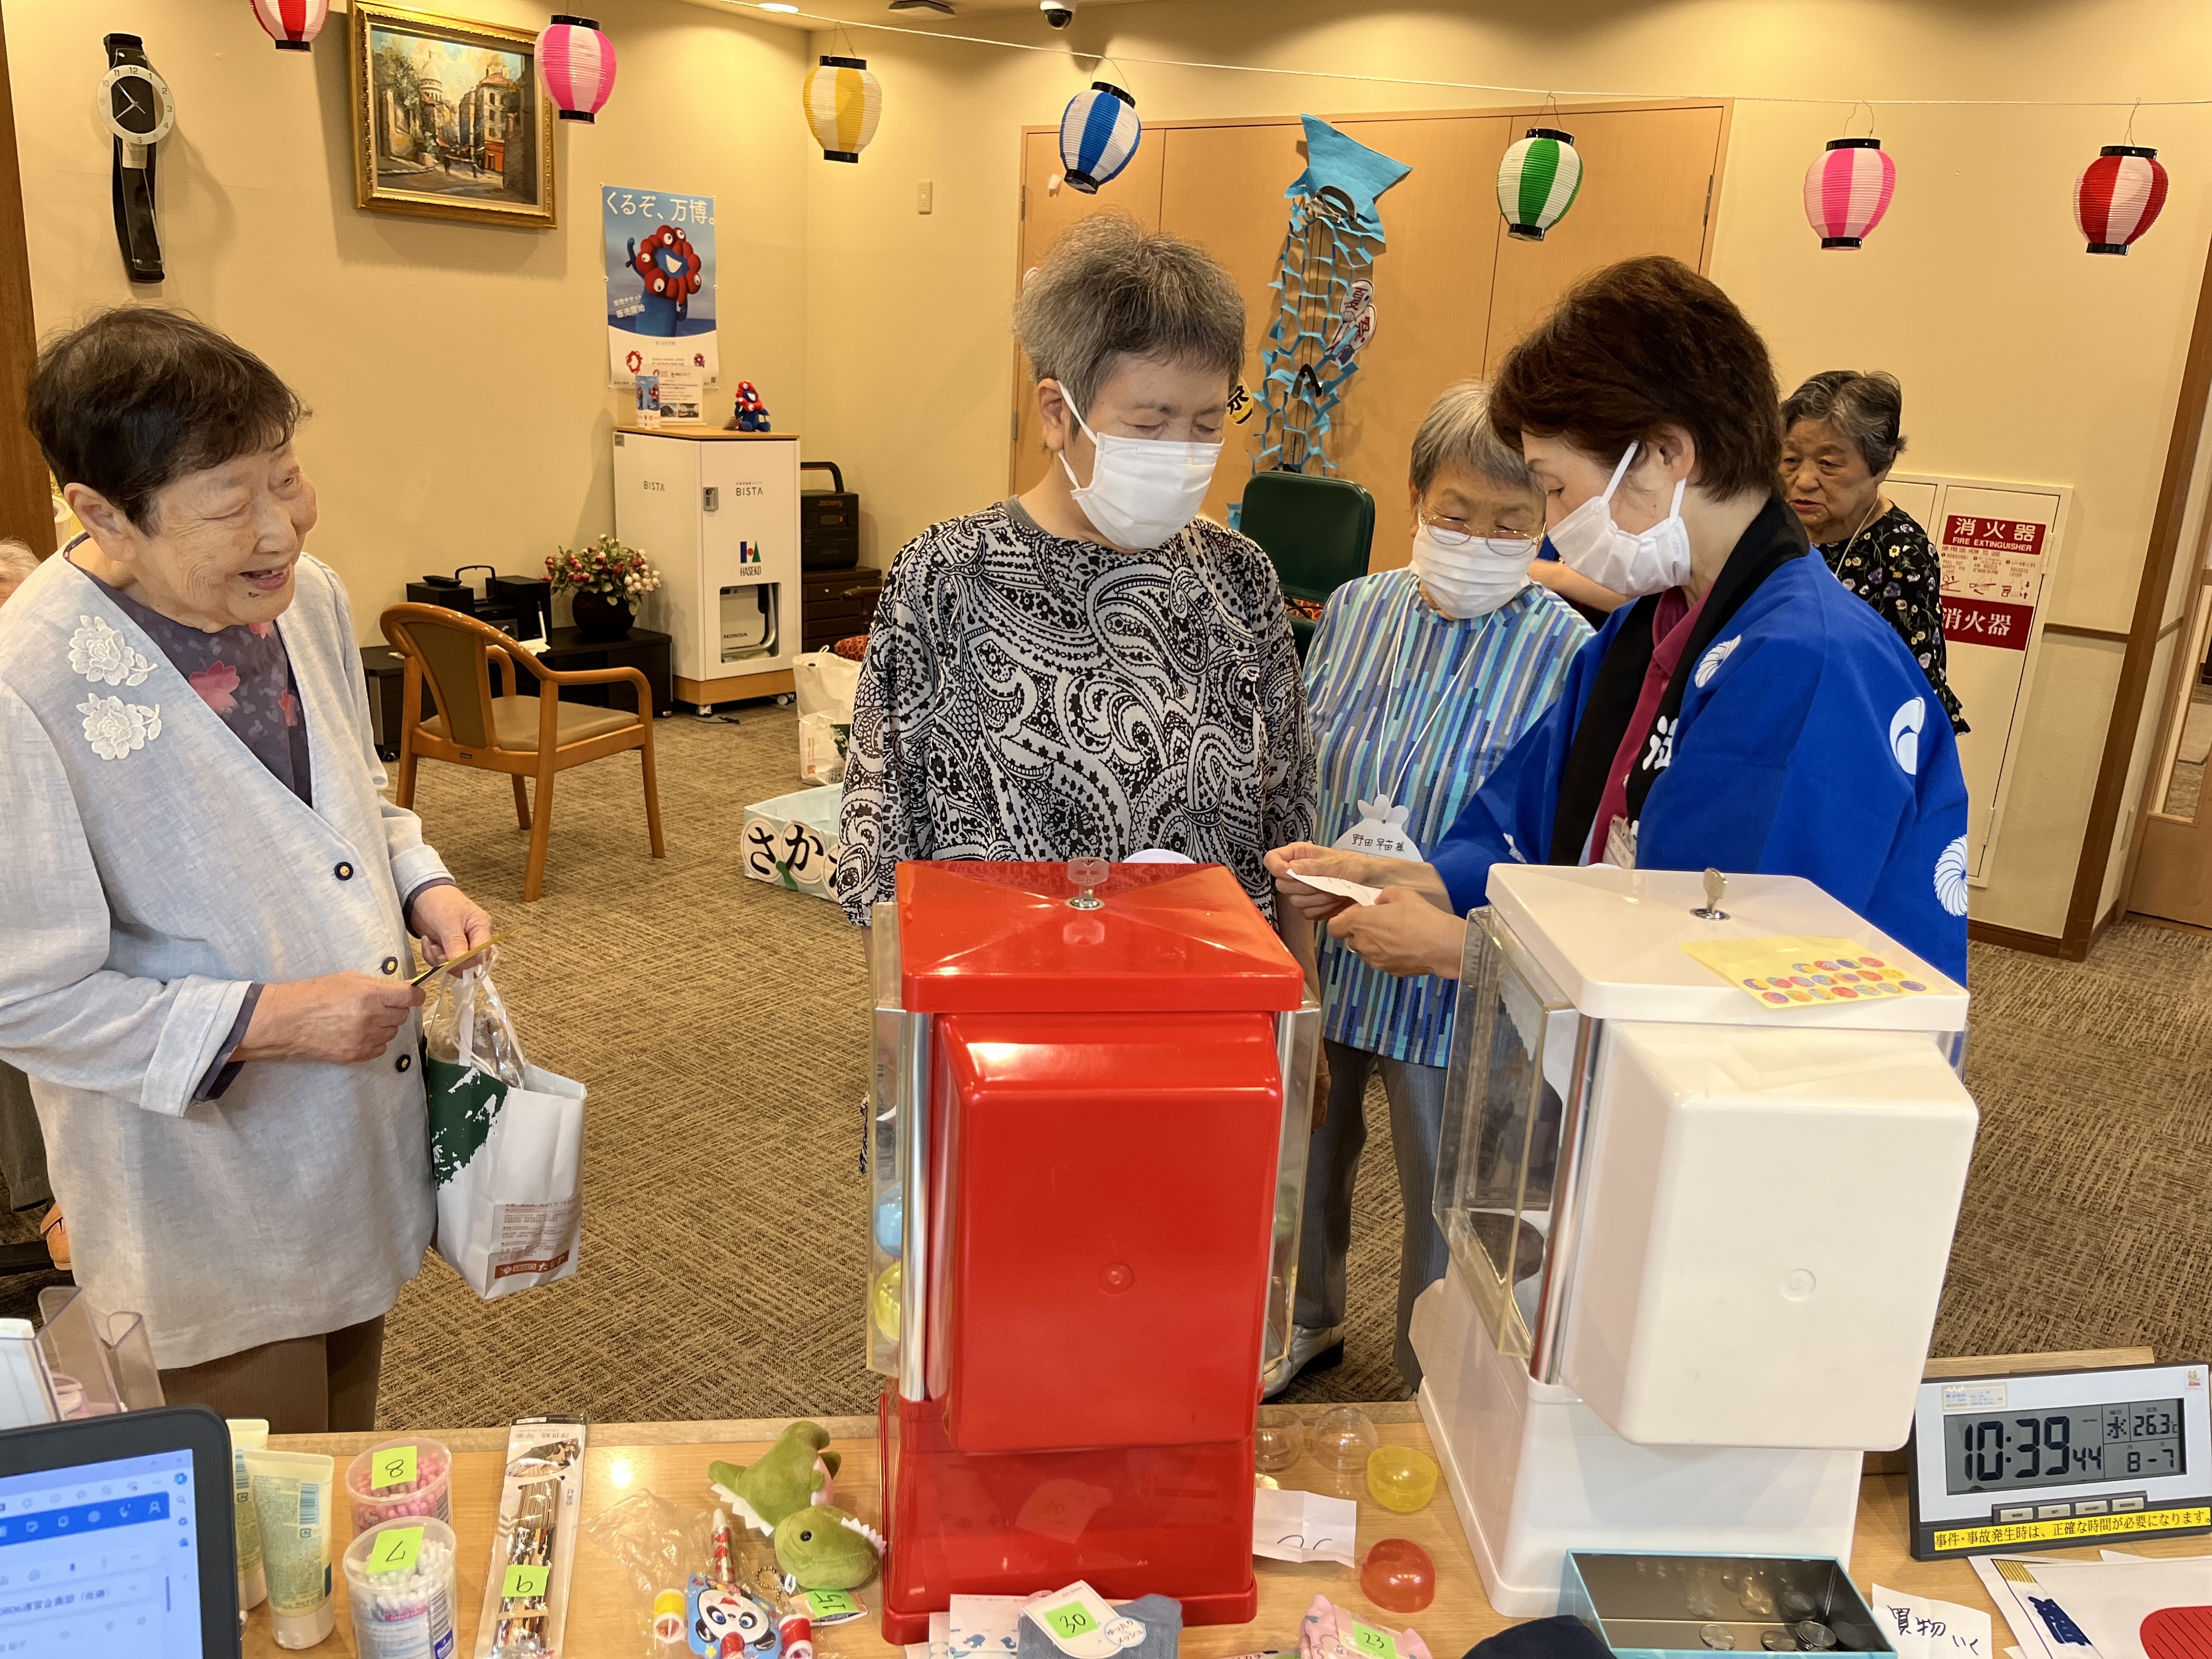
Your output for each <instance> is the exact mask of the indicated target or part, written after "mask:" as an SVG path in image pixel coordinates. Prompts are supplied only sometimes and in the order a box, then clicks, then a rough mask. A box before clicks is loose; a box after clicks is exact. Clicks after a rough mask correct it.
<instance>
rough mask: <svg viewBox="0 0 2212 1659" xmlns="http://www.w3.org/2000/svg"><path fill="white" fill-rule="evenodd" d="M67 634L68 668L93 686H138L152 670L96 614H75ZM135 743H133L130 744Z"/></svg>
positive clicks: (150, 666)
mask: <svg viewBox="0 0 2212 1659" xmlns="http://www.w3.org/2000/svg"><path fill="white" fill-rule="evenodd" d="M77 621H78V623H80V624H82V625H81V626H80V627H79V628H78V629H77V630H76V633H74V634H72V635H70V669H71V670H72V671H74V672H76V673H79V674H82V675H83V676H84V677H85V678H87V679H88V680H90V681H91V682H92V683H93V684H95V685H139V684H143V683H144V681H145V678H146V676H147V675H149V674H150V673H152V672H153V671H154V665H153V664H152V663H150V662H149V661H147V660H146V659H145V658H144V657H143V656H142V655H141V654H140V653H137V651H134V650H133V649H131V645H130V643H129V642H128V641H126V640H125V639H124V637H123V635H121V634H119V633H118V632H117V631H116V630H115V629H112V628H110V627H109V626H108V625H107V624H106V623H104V622H102V621H101V620H100V618H99V617H78V618H77ZM133 746H134V747H135V746H136V745H135V744H134V745H133Z"/></svg>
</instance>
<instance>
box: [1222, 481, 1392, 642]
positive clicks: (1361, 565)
mask: <svg viewBox="0 0 2212 1659" xmlns="http://www.w3.org/2000/svg"><path fill="white" fill-rule="evenodd" d="M1237 528H1238V529H1240V530H1242V531H1243V532H1244V533H1245V534H1246V535H1248V536H1249V537H1250V538H1252V539H1253V540H1254V541H1255V542H1257V543H1259V544H1260V546H1261V549H1262V550H1264V551H1265V552H1266V554H1267V557H1268V558H1269V559H1270V560H1272V561H1273V562H1274V566H1275V578H1276V580H1278V581H1279V582H1280V583H1281V584H1282V587H1283V597H1284V598H1285V599H1304V600H1306V601H1308V602H1309V603H1310V604H1314V605H1322V604H1325V603H1326V602H1327V601H1328V596H1329V595H1330V594H1332V593H1334V592H1336V590H1337V589H1338V588H1340V587H1341V586H1344V585H1345V583H1346V582H1348V581H1352V580H1356V579H1357V578H1358V577H1361V576H1364V575H1365V574H1367V556H1368V553H1369V551H1370V550H1371V549H1372V548H1373V546H1374V544H1375V498H1374V497H1373V496H1372V495H1369V494H1368V493H1367V491H1366V490H1365V489H1363V488H1361V487H1360V486H1359V485H1358V484H1356V483H1352V480H1351V479H1349V478H1316V477H1309V476H1308V475H1307V474H1305V473H1303V472H1255V473H1254V474H1253V475H1252V481H1251V482H1250V483H1248V484H1246V485H1245V486H1244V508H1243V513H1242V515H1241V516H1240V517H1239V519H1238V520H1237ZM1291 633H1292V634H1293V635H1296V636H1297V642H1298V660H1299V661H1300V662H1304V660H1305V655H1306V648H1307V647H1308V646H1310V645H1311V644H1312V643H1313V634H1314V624H1313V623H1311V622H1310V621H1309V620H1308V619H1307V618H1306V617H1301V616H1299V615H1298V614H1297V612H1296V611H1292V612H1291Z"/></svg>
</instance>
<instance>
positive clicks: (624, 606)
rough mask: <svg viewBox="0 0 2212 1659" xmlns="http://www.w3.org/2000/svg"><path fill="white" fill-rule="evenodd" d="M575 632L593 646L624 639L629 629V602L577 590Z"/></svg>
mask: <svg viewBox="0 0 2212 1659" xmlns="http://www.w3.org/2000/svg"><path fill="white" fill-rule="evenodd" d="M575 617H576V632H577V633H578V634H580V635H582V636H583V637H584V638H585V639H586V640H587V641H590V642H591V643H592V644H593V645H605V644H607V643H609V642H610V641H614V640H619V639H623V638H624V637H626V636H627V635H629V629H630V614H629V600H628V599H609V598H608V597H607V596H606V595H605V594H604V593H593V592H588V591H586V590H585V589H578V590H577V593H576V599H575Z"/></svg>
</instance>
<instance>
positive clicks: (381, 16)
mask: <svg viewBox="0 0 2212 1659" xmlns="http://www.w3.org/2000/svg"><path fill="white" fill-rule="evenodd" d="M351 21H352V29H353V36H354V38H353V42H352V46H353V54H352V55H353V100H354V128H355V156H354V171H355V179H356V186H357V189H356V197H357V200H358V202H359V204H360V205H361V206H362V207H365V208H372V209H376V210H383V211H386V212H395V213H414V214H426V215H429V216H434V217H438V218H459V219H478V220H482V221H486V222H499V223H509V224H515V223H520V224H526V225H539V226H550V225H551V224H552V223H553V222H554V216H553V211H554V193H553V149H552V143H551V137H552V136H551V133H550V128H549V124H548V122H547V121H546V119H545V112H544V97H543V92H542V89H541V88H540V87H539V86H538V65H537V62H536V45H537V43H536V39H535V37H534V36H533V35H532V34H531V33H528V32H527V31H526V30H520V29H512V28H506V27H501V26H500V25H498V24H494V23H478V22H471V21H468V20H466V19H463V18H456V17H443V16H439V15H435V14H432V13H428V12H415V11H404V10H401V9H398V8H396V7H390V6H380V5H374V4H369V3H367V0H362V3H357V4H356V5H355V7H354V8H353V14H352V20H351Z"/></svg>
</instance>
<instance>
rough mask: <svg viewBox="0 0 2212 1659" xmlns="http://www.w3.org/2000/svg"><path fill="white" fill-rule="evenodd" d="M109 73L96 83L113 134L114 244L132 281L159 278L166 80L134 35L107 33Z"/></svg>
mask: <svg viewBox="0 0 2212 1659" xmlns="http://www.w3.org/2000/svg"><path fill="white" fill-rule="evenodd" d="M100 45H102V46H105V47H106V48H107V64H108V68H107V73H106V75H105V76H102V77H101V79H100V112H101V114H102V115H103V116H104V117H105V118H106V122H107V130H108V131H109V132H110V133H112V135H113V136H114V140H115V161H114V166H113V168H112V172H111V174H110V177H111V179H112V184H111V194H112V197H113V200H114V204H115V243H116V246H117V247H118V248H119V249H121V250H122V253H123V264H124V268H125V270H127V271H129V272H130V275H131V281H132V282H134V283H158V282H160V281H161V279H162V275H163V273H162V270H161V232H160V229H159V228H158V227H157V226H156V225H155V222H154V161H155V155H154V147H155V145H156V144H158V143H161V140H162V139H164V138H166V137H168V135H169V129H170V128H171V127H173V126H174V125H176V122H177V106H176V100H174V98H173V96H172V95H171V94H170V92H169V83H168V82H167V81H164V80H163V79H162V78H161V76H160V75H159V74H158V73H157V72H156V71H155V68H154V66H153V65H152V64H149V63H148V62H147V61H146V43H145V42H144V41H143V40H141V39H139V37H138V36H137V35H135V34H111V35H108V36H106V37H105V38H104V39H103V40H101V41H100Z"/></svg>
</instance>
